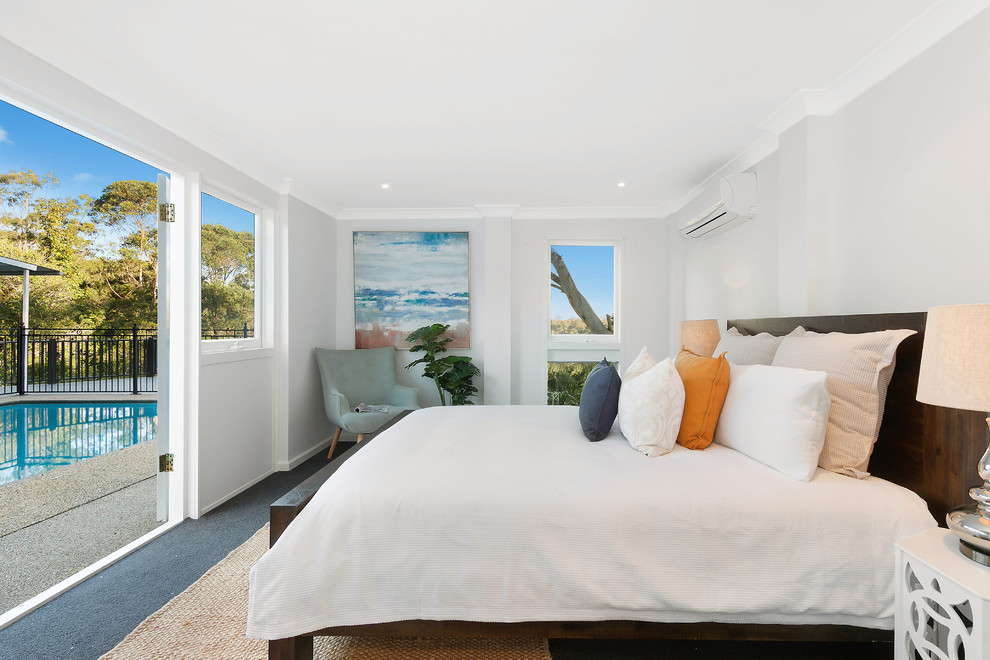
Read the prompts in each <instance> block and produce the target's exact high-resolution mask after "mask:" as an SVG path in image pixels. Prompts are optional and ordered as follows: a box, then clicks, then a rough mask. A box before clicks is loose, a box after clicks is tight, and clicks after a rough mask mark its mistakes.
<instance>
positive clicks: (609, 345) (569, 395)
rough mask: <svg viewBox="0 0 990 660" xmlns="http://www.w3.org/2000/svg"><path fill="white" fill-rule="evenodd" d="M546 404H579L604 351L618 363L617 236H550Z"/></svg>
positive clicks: (604, 355) (605, 354)
mask: <svg viewBox="0 0 990 660" xmlns="http://www.w3.org/2000/svg"><path fill="white" fill-rule="evenodd" d="M547 245H548V250H547V253H548V268H549V271H550V276H549V287H550V296H549V300H550V303H549V319H548V341H547V404H549V405H564V406H576V405H578V404H579V403H580V401H581V388H583V387H584V381H585V379H586V378H587V377H588V374H590V373H591V370H592V369H594V367H595V365H596V364H598V363H599V362H601V360H602V357H605V359H607V360H608V361H609V362H612V363H613V364H617V362H618V359H619V355H620V352H621V351H620V349H621V346H620V344H619V327H620V325H619V242H618V241H614V242H613V241H595V242H590V241H572V240H550V241H548V242H547Z"/></svg>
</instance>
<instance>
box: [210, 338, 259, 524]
mask: <svg viewBox="0 0 990 660" xmlns="http://www.w3.org/2000/svg"><path fill="white" fill-rule="evenodd" d="M274 364H275V363H274V360H273V359H272V357H271V355H270V354H268V355H267V356H264V357H258V358H257V359H239V360H236V361H233V362H222V363H219V364H203V365H202V366H201V367H200V378H199V392H200V395H199V509H200V512H205V511H209V510H210V509H212V508H214V507H215V506H217V505H219V504H221V503H222V502H224V501H226V500H227V499H229V498H230V497H231V496H233V495H235V494H237V493H239V492H241V491H242V490H244V489H245V488H247V487H248V486H250V485H252V484H254V483H256V482H257V481H260V480H261V479H263V478H264V477H266V476H268V475H269V474H271V473H272V471H273V465H272V462H273V458H272V457H273V442H272V436H273V433H272V432H273V429H274V421H275V417H274V400H273V392H272V384H273V383H274V382H275V371H274Z"/></svg>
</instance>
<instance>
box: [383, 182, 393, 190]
mask: <svg viewBox="0 0 990 660" xmlns="http://www.w3.org/2000/svg"><path fill="white" fill-rule="evenodd" d="M390 187H391V186H389V185H388V184H387V183H383V184H382V190H388V189H389V188H390Z"/></svg>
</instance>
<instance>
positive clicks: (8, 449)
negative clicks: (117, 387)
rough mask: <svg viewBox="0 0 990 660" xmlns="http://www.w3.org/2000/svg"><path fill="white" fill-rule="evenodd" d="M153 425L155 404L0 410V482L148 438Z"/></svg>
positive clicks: (27, 405)
mask: <svg viewBox="0 0 990 660" xmlns="http://www.w3.org/2000/svg"><path fill="white" fill-rule="evenodd" d="M157 426H158V404H156V403H153V402H151V403H149V402H141V403H112V402H106V403H17V404H13V405H9V406H0V484H5V483H9V482H11V481H15V480H17V479H23V478H24V477H29V476H31V475H32V474H38V473H40V472H44V471H46V470H51V469H52V468H55V467H58V466H60V465H68V464H70V463H75V462H76V461H80V460H83V459H86V458H91V457H93V456H99V455H100V454H106V453H108V452H111V451H114V450H116V449H122V448H124V447H129V446H131V445H136V444H138V443H139V442H146V441H148V440H152V439H154V437H155V430H156V429H157Z"/></svg>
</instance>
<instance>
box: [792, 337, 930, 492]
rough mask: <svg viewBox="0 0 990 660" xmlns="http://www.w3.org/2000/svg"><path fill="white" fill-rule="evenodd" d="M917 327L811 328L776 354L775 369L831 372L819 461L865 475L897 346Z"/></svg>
mask: <svg viewBox="0 0 990 660" xmlns="http://www.w3.org/2000/svg"><path fill="white" fill-rule="evenodd" d="M913 334H916V333H915V331H914V330H881V331H879V332H864V333H862V334H846V333H843V332H831V333H828V334H818V333H815V332H808V333H806V334H805V335H804V336H797V337H794V336H792V337H785V338H784V340H783V341H782V342H781V343H780V346H779V347H778V348H777V353H776V354H775V355H774V358H773V366H775V367H796V368H798V369H814V370H816V371H824V372H825V373H826V374H828V379H827V380H826V387H827V388H828V393H829V396H830V397H831V398H832V406H831V408H829V413H828V426H827V428H826V430H825V446H824V447H823V448H822V453H821V455H820V456H819V457H818V465H819V467H822V468H824V469H826V470H830V471H832V472H838V473H839V474H845V475H849V476H851V477H856V478H859V479H862V478H864V477H867V476H869V472H867V467H868V465H869V462H870V454H871V453H873V444H874V443H875V442H876V441H877V435H878V434H879V432H880V422H881V420H882V419H883V408H884V402H885V400H886V398H887V385H889V384H890V377H891V375H892V374H893V373H894V353H895V351H896V350H897V346H898V345H899V344H900V343H901V342H902V341H904V340H905V339H906V338H907V337H910V336H911V335H913Z"/></svg>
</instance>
